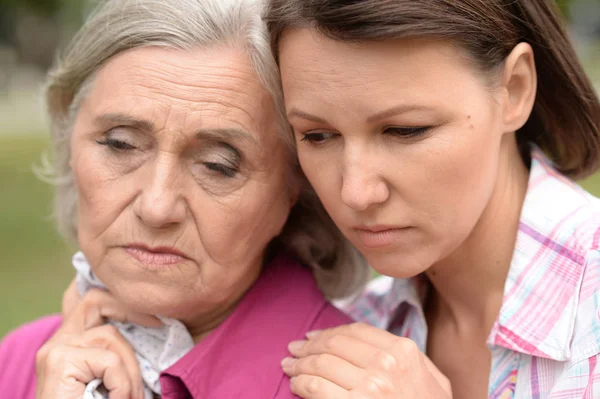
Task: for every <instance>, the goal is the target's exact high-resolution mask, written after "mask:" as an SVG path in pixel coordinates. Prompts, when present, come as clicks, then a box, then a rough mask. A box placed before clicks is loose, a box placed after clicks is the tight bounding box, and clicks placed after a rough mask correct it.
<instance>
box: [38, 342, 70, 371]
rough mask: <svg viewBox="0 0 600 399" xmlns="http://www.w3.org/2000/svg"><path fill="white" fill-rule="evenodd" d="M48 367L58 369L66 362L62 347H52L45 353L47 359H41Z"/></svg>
mask: <svg viewBox="0 0 600 399" xmlns="http://www.w3.org/2000/svg"><path fill="white" fill-rule="evenodd" d="M40 360H41V361H42V362H43V363H44V364H46V366H48V367H56V366H57V365H59V364H61V363H62V362H63V360H64V356H63V351H62V350H61V349H60V347H56V346H55V347H51V348H49V349H48V350H46V352H45V357H44V358H43V359H40Z"/></svg>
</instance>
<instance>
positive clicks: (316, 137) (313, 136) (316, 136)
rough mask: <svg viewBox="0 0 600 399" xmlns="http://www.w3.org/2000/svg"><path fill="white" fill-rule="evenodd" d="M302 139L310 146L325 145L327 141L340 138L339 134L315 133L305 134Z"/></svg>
mask: <svg viewBox="0 0 600 399" xmlns="http://www.w3.org/2000/svg"><path fill="white" fill-rule="evenodd" d="M302 136H303V137H302V139H300V141H306V142H308V143H310V144H314V145H317V144H323V143H325V142H326V141H328V140H330V139H332V138H335V137H337V136H339V134H337V133H327V132H314V133H303V135H302Z"/></svg>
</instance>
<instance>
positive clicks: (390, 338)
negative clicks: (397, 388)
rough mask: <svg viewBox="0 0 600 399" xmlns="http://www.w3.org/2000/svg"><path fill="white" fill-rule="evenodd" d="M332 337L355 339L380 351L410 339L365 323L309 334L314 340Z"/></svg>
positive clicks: (308, 336) (309, 337) (310, 338)
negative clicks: (340, 336) (343, 336)
mask: <svg viewBox="0 0 600 399" xmlns="http://www.w3.org/2000/svg"><path fill="white" fill-rule="evenodd" d="M330 335H345V336H348V337H354V338H356V339H359V340H361V341H363V342H365V343H368V344H369V345H372V346H374V347H376V348H379V349H389V348H390V347H392V346H394V345H396V344H397V341H398V339H399V338H400V339H408V338H402V337H398V336H397V335H394V334H392V333H390V332H388V331H385V330H382V329H380V328H377V327H373V326H370V325H368V324H364V323H352V324H346V325H342V326H338V327H334V328H330V329H328V330H323V331H315V332H314V334H311V333H308V334H307V338H308V339H309V340H312V339H319V338H323V337H327V336H330Z"/></svg>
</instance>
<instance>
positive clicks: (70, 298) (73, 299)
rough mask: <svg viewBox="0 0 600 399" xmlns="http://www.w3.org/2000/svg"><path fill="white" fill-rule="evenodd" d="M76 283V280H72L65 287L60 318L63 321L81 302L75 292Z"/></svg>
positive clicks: (77, 293)
mask: <svg viewBox="0 0 600 399" xmlns="http://www.w3.org/2000/svg"><path fill="white" fill-rule="evenodd" d="M76 282H77V280H76V279H75V278H74V279H73V280H72V281H71V283H70V284H69V286H68V287H67V290H66V291H65V293H64V294H63V300H62V316H63V319H65V320H66V319H67V318H68V317H69V316H70V315H71V313H73V311H74V310H75V308H76V307H77V305H78V304H79V302H80V301H81V296H80V295H79V292H78V291H77V284H76Z"/></svg>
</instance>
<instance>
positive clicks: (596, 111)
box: [265, 0, 600, 178]
mask: <svg viewBox="0 0 600 399" xmlns="http://www.w3.org/2000/svg"><path fill="white" fill-rule="evenodd" d="M265 19H266V21H267V25H268V27H269V31H270V34H271V45H272V48H273V50H274V53H275V56H276V57H277V51H278V44H279V41H280V39H281V36H282V35H283V34H284V33H285V31H286V30H288V29H293V28H314V29H316V30H318V31H319V32H320V33H322V34H324V35H325V36H327V37H329V38H332V39H334V40H339V41H347V42H365V41H376V40H386V39H403V38H420V37H431V38H439V39H447V40H450V41H452V42H454V43H455V44H458V45H459V46H461V47H462V48H463V49H464V50H466V52H467V54H468V55H469V56H470V58H471V61H472V62H473V65H474V66H475V67H477V68H478V69H479V70H480V71H482V72H484V73H493V72H494V71H497V70H498V69H499V67H501V66H502V65H503V62H504V60H505V59H506V57H507V56H508V54H509V53H510V52H511V50H512V49H513V48H514V47H515V46H516V45H517V44H518V43H520V42H527V43H529V44H530V45H531V46H532V48H533V51H534V56H535V61H536V68H537V75H538V88H537V95H536V100H535V105H534V108H533V111H532V113H531V115H530V117H529V120H528V121H527V123H526V124H525V125H524V126H523V127H522V128H521V129H520V130H519V131H518V132H517V141H518V143H519V147H520V149H521V153H522V155H523V157H525V158H528V156H529V148H530V145H531V144H535V145H537V146H538V147H540V148H541V149H542V150H543V151H544V152H545V153H546V154H547V155H548V156H549V157H550V158H551V159H552V160H553V161H554V163H555V166H556V168H557V169H558V170H559V171H561V172H562V173H564V174H565V175H567V176H569V177H572V178H582V177H586V176H588V175H590V174H591V173H593V172H595V171H596V170H597V168H598V162H599V158H600V104H599V102H598V97H597V95H596V93H595V91H594V88H593V86H592V84H591V83H590V80H589V78H588V77H587V75H586V74H585V72H584V70H583V68H582V66H581V64H580V62H579V60H578V58H577V56H576V53H575V50H574V48H573V46H572V43H571V42H570V41H569V38H568V36H567V33H566V30H565V27H564V23H563V21H562V19H561V16H560V12H559V11H558V8H557V6H556V4H555V3H554V1H553V0H271V1H270V2H269V5H268V7H267V9H266V12H265ZM526 161H527V159H526Z"/></svg>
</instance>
